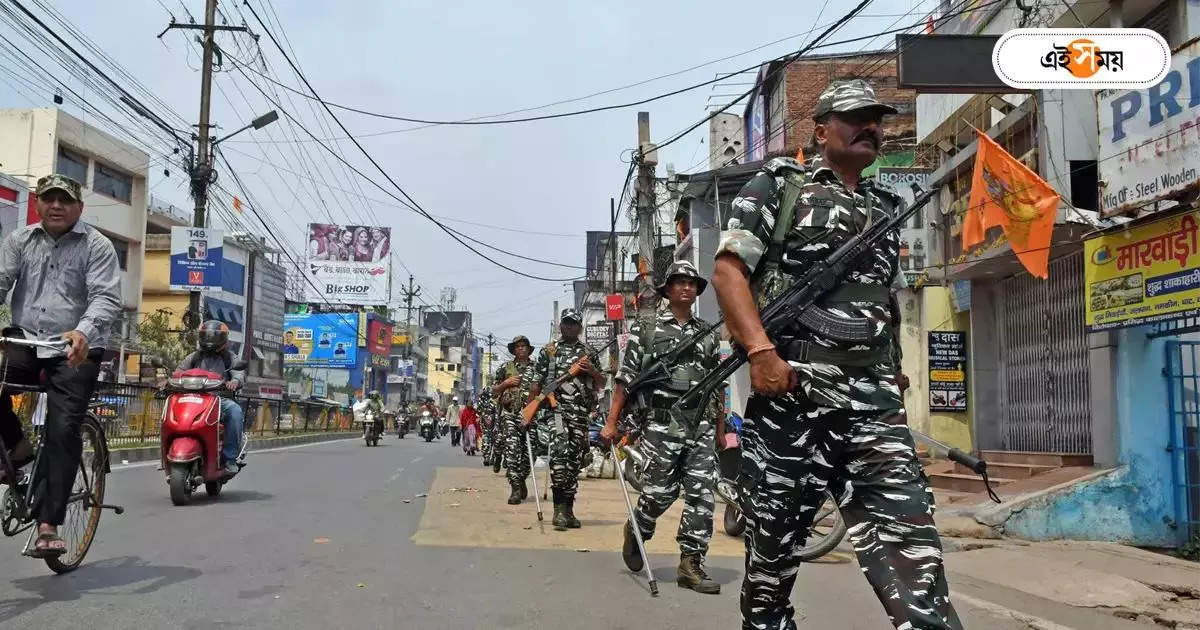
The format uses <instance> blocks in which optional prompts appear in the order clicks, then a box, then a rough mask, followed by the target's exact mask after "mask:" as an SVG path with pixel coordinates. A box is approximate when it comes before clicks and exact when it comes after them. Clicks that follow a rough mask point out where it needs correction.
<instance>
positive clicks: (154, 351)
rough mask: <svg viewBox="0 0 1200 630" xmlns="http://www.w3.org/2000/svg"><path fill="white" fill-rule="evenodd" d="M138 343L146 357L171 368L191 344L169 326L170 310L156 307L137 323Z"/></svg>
mask: <svg viewBox="0 0 1200 630" xmlns="http://www.w3.org/2000/svg"><path fill="white" fill-rule="evenodd" d="M137 334H138V344H139V345H140V346H141V347H142V350H143V351H144V352H145V354H146V355H148V358H152V359H157V360H158V362H159V363H160V364H161V365H162V366H163V367H166V368H167V369H168V370H172V369H174V368H175V366H176V365H179V362H180V361H183V358H184V357H186V356H187V355H188V352H190V351H191V347H192V344H191V343H190V342H189V341H188V340H187V339H185V337H184V335H181V334H180V331H179V330H176V329H172V328H171V312H170V311H168V310H167V309H162V308H160V309H158V310H157V311H154V312H153V313H147V314H146V316H145V317H144V318H143V319H142V321H140V322H138V325H137Z"/></svg>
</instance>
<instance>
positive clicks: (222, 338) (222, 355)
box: [176, 319, 246, 477]
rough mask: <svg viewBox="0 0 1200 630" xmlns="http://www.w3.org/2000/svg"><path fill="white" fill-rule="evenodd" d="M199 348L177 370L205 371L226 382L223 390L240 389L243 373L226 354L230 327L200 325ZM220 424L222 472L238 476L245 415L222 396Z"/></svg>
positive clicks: (232, 390)
mask: <svg viewBox="0 0 1200 630" xmlns="http://www.w3.org/2000/svg"><path fill="white" fill-rule="evenodd" d="M198 341H199V346H200V349H199V350H197V351H196V352H193V353H191V354H189V355H188V356H187V358H185V359H184V360H183V362H182V363H180V364H179V367H178V368H176V369H178V370H179V371H184V370H207V371H209V372H212V373H214V374H220V375H221V378H223V379H225V388H226V389H228V390H229V391H231V392H235V391H237V390H239V389H241V387H242V382H243V381H244V380H245V379H246V373H245V372H244V371H241V370H234V369H233V364H234V357H233V353H232V352H230V351H229V326H226V325H225V324H224V323H223V322H219V321H217V320H215V319H210V320H208V321H206V322H204V323H203V324H200V331H199V334H198ZM220 400H221V424H223V425H225V441H224V443H223V444H222V445H221V462H222V469H223V470H224V471H225V474H226V475H228V476H231V477H232V476H233V475H236V474H237V473H238V471H239V470H241V468H240V467H239V466H238V465H237V458H238V455H239V454H240V453H241V450H242V424H243V422H244V420H245V415H244V413H243V412H242V407H241V405H239V404H237V403H236V402H234V401H233V399H232V398H227V397H224V396H222V397H221V399H220Z"/></svg>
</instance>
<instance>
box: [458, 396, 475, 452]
mask: <svg viewBox="0 0 1200 630" xmlns="http://www.w3.org/2000/svg"><path fill="white" fill-rule="evenodd" d="M458 423H459V427H460V428H461V429H462V449H463V453H466V454H467V455H474V454H475V451H476V450H477V449H478V444H479V443H478V442H477V440H478V439H479V414H478V413H476V411H475V404H474V403H472V402H471V400H470V399H468V400H467V404H466V406H464V407H463V410H462V413H461V414H459V417H458Z"/></svg>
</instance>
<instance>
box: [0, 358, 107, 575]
mask: <svg viewBox="0 0 1200 630" xmlns="http://www.w3.org/2000/svg"><path fill="white" fill-rule="evenodd" d="M68 343H69V342H67V341H65V340H64V341H61V342H56V341H37V340H29V339H22V338H14V337H0V348H2V347H4V346H6V345H9V346H25V347H29V348H47V349H50V350H55V351H62V350H64V349H65V348H66V346H67V344H68ZM0 363H2V364H3V367H2V368H0V395H2V394H4V393H6V391H5V390H9V391H17V392H27V393H43V392H45V387H44V386H41V385H20V384H16V383H8V382H7V377H8V360H7V359H0ZM101 404H102V403H98V402H92V403H91V404H89V405H88V412H87V414H86V415H85V416H84V418H83V421H82V422H81V423H80V425H79V433H80V437H81V438H82V440H83V452H82V455H81V456H80V460H79V471H78V472H77V473H76V476H75V482H74V484H73V485H72V486H71V494H70V496H69V497H68V499H67V515H66V518H65V519H64V520H63V524H62V525H60V526H59V528H58V535H59V537H61V538H62V539H63V541H65V542H66V543H67V551H66V553H63V554H61V555H58V556H50V557H44V558H42V559H43V560H45V562H46V566H48V567H49V568H50V570H51V571H54V572H55V573H60V574H61V573H69V572H71V571H74V570H75V569H77V568H78V567H79V565H80V563H82V562H83V557H84V555H86V554H87V552H88V549H90V548H91V546H92V541H93V540H94V539H95V537H96V530H97V528H98V527H99V525H100V512H101V511H102V510H104V509H110V510H112V511H113V512H115V513H117V514H123V513H124V512H125V509H124V508H122V507H121V506H118V505H105V503H104V487H105V478H106V476H107V475H108V473H109V472H110V468H109V460H108V442H107V440H106V439H105V437H104V427H103V425H101V424H100V419H99V418H98V417H96V414H95V413H93V412H92V409H94V408H96V407H98V406H100V405H101ZM34 437H35V445H34V458H33V461H32V462H31V463H30V466H29V472H28V473H25V472H21V471H18V470H17V469H16V468H14V467H13V462H12V460H11V459H10V458H9V456H8V448H9V447H8V445H6V444H5V443H4V440H3V439H2V438H0V470H3V472H4V474H5V477H4V482H3V483H4V484H5V488H4V491H3V497H2V498H0V531H2V532H3V533H4V535H5V536H9V537H13V536H16V535H18V534H20V533H21V532H24V531H26V530H31V531H30V532H29V538H28V540H26V541H25V548H24V549H23V550H22V552H21V555H23V556H29V557H35V556H33V553H32V552H33V550H34V545H35V541H36V539H37V529H36V528H35V527H34V525H36V519H35V518H34V512H35V511H36V510H35V508H36V507H37V505H38V503H39V501H40V499H41V496H40V494H41V490H42V485H43V484H42V483H38V484H36V485H35V484H34V483H33V480H34V479H37V471H38V469H39V468H40V467H41V465H42V445H43V443H44V440H45V432H44V431H43V430H41V429H39V428H37V427H35V428H34Z"/></svg>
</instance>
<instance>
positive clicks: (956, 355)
mask: <svg viewBox="0 0 1200 630" xmlns="http://www.w3.org/2000/svg"><path fill="white" fill-rule="evenodd" d="M929 410H930V411H966V410H967V333H965V332H962V331H948V332H931V333H929Z"/></svg>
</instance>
